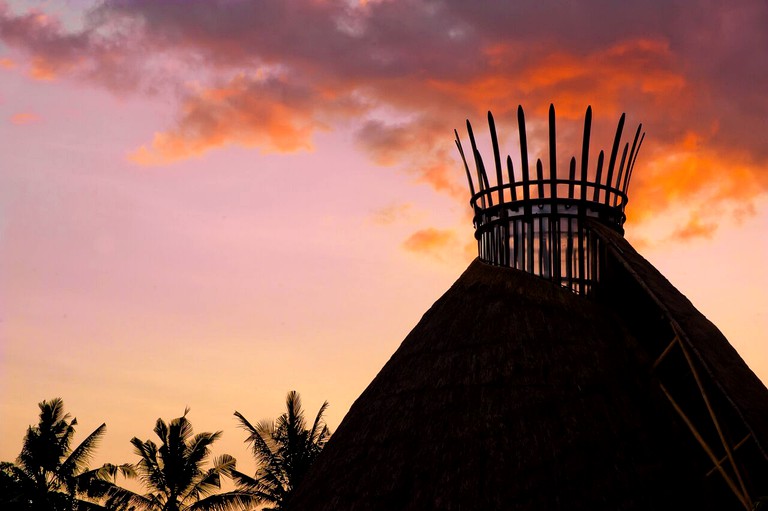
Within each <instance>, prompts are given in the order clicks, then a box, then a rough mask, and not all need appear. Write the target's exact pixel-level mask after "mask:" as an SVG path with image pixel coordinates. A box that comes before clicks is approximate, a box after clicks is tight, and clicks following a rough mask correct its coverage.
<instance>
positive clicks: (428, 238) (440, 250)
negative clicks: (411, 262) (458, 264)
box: [403, 227, 458, 259]
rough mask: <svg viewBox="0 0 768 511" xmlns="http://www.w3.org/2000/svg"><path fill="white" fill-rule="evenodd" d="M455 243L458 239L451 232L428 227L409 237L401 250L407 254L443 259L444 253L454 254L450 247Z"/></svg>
mask: <svg viewBox="0 0 768 511" xmlns="http://www.w3.org/2000/svg"><path fill="white" fill-rule="evenodd" d="M457 243H458V238H457V236H456V233H455V232H454V231H453V230H451V229H436V228H434V227H428V228H426V229H422V230H420V231H416V232H415V233H413V234H412V235H411V236H409V237H408V239H406V240H405V241H404V242H403V248H404V249H405V250H407V251H409V252H414V253H417V254H424V255H428V256H431V257H435V258H437V259H444V257H445V254H446V253H455V252H456V250H453V249H452V248H451V247H455V246H456V245H457Z"/></svg>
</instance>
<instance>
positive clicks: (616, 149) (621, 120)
mask: <svg viewBox="0 0 768 511" xmlns="http://www.w3.org/2000/svg"><path fill="white" fill-rule="evenodd" d="M624 118H625V114H621V117H620V118H619V124H618V126H617V127H616V136H615V137H614V138H613V147H612V148H611V159H610V160H609V161H608V177H607V178H606V180H605V184H606V185H608V190H606V192H605V204H606V205H610V203H611V189H612V188H613V168H614V166H615V165H616V155H617V154H618V152H619V144H620V143H621V132H622V130H623V129H624Z"/></svg>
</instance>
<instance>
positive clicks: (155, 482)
mask: <svg viewBox="0 0 768 511" xmlns="http://www.w3.org/2000/svg"><path fill="white" fill-rule="evenodd" d="M188 412H189V409H188V408H187V409H186V410H185V411H184V415H182V416H181V417H178V418H176V419H173V420H171V421H170V423H166V422H165V421H163V420H162V419H157V423H156V424H155V428H154V432H155V434H156V435H157V437H158V438H159V439H160V445H158V444H156V443H155V442H153V441H152V440H144V441H142V440H140V439H139V438H136V437H134V438H133V439H132V440H131V444H133V447H134V452H135V453H136V454H137V455H138V456H139V458H140V460H139V462H138V463H137V464H136V465H135V469H136V472H137V475H138V477H139V479H140V481H141V482H142V483H143V485H144V487H145V488H146V489H147V492H146V493H144V494H138V493H135V492H132V491H130V490H127V489H124V488H119V489H115V490H114V491H113V492H112V495H111V498H110V499H109V501H108V505H109V506H110V507H112V508H115V509H139V510H147V511H230V510H239V509H248V508H249V507H251V506H252V505H256V504H257V503H258V499H257V498H256V497H254V496H253V495H251V494H249V493H247V492H243V491H240V490H235V491H230V492H220V490H221V479H222V476H225V477H227V476H229V475H230V473H231V471H232V470H234V468H235V466H236V460H235V458H233V457H232V456H230V455H228V454H222V455H221V456H217V457H215V458H213V466H212V467H211V468H208V469H204V468H203V466H204V465H205V463H206V461H207V460H208V457H209V456H210V446H211V444H213V442H215V441H216V440H218V439H219V438H220V437H221V434H222V432H221V431H217V432H215V433H198V434H197V435H195V434H194V432H193V429H192V425H191V423H190V422H189V419H187V413H188Z"/></svg>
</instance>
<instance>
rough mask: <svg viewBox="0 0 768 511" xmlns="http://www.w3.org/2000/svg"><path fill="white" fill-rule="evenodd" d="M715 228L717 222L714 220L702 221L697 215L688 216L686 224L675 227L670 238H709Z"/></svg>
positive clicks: (684, 239)
mask: <svg viewBox="0 0 768 511" xmlns="http://www.w3.org/2000/svg"><path fill="white" fill-rule="evenodd" d="M716 230H717V224H716V223H714V222H703V221H702V220H701V219H700V218H699V217H698V216H697V215H695V216H693V217H691V218H690V220H689V221H688V223H687V224H685V225H684V226H683V227H681V228H679V229H676V230H675V232H674V233H673V234H672V236H671V238H672V239H674V240H681V241H687V240H691V239H694V238H711V237H712V235H713V234H714V233H715V231H716Z"/></svg>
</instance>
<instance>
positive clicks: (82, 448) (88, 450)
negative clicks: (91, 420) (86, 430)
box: [58, 424, 107, 477]
mask: <svg viewBox="0 0 768 511" xmlns="http://www.w3.org/2000/svg"><path fill="white" fill-rule="evenodd" d="M106 430H107V425H106V424H102V425H101V426H99V427H98V428H96V429H95V430H94V431H93V433H91V434H90V435H88V437H86V438H85V440H83V441H82V442H80V445H78V446H77V447H76V448H75V449H74V450H73V451H72V452H71V453H70V454H69V456H67V459H66V460H64V462H63V463H62V464H61V467H60V468H59V470H58V472H59V474H60V475H61V476H63V477H72V476H74V475H75V473H76V472H77V471H78V470H81V469H82V468H83V466H85V464H87V463H88V462H89V461H90V459H91V458H92V457H93V451H94V450H95V449H96V446H97V445H98V443H99V441H100V440H101V437H102V436H103V435H104V433H105V432H106Z"/></svg>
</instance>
